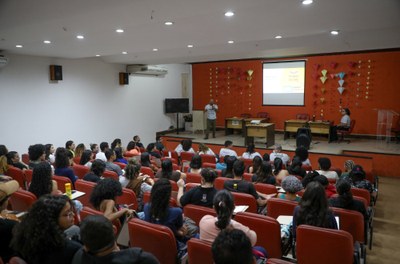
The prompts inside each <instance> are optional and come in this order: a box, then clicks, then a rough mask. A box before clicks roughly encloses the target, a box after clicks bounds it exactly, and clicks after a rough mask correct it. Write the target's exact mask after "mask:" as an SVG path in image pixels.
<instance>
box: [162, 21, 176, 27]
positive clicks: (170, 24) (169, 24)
mask: <svg viewBox="0 0 400 264" xmlns="http://www.w3.org/2000/svg"><path fill="white" fill-rule="evenodd" d="M173 24H174V22H172V21H166V22H165V23H164V25H166V26H172V25H173Z"/></svg>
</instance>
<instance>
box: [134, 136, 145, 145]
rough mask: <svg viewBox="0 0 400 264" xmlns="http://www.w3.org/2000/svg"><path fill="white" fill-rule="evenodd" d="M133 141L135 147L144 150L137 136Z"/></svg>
mask: <svg viewBox="0 0 400 264" xmlns="http://www.w3.org/2000/svg"><path fill="white" fill-rule="evenodd" d="M133 141H134V142H135V143H136V146H138V147H139V148H144V146H143V144H142V143H141V142H140V137H139V136H138V135H136V136H134V137H133Z"/></svg>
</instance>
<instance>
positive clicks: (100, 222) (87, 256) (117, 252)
mask: <svg viewBox="0 0 400 264" xmlns="http://www.w3.org/2000/svg"><path fill="white" fill-rule="evenodd" d="M81 240H82V242H83V248H81V249H80V250H78V251H77V252H76V254H75V256H74V258H73V260H72V264H99V263H110V264H117V263H125V264H140V263H148V264H157V263H159V262H158V260H157V259H156V258H155V257H154V256H153V255H152V254H150V253H147V252H144V251H143V250H142V249H140V248H137V247H135V248H132V247H131V248H127V249H122V250H121V249H120V248H119V247H118V245H117V243H116V241H115V236H114V229H113V226H112V223H111V222H110V221H109V220H108V219H107V218H105V217H104V216H102V215H90V216H88V217H86V218H85V220H83V222H82V224H81Z"/></svg>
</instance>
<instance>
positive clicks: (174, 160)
mask: <svg viewBox="0 0 400 264" xmlns="http://www.w3.org/2000/svg"><path fill="white" fill-rule="evenodd" d="M166 159H170V160H171V162H172V164H175V165H178V160H177V159H174V158H170V157H162V158H161V162H163V161H164V160H166Z"/></svg>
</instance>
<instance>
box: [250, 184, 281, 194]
mask: <svg viewBox="0 0 400 264" xmlns="http://www.w3.org/2000/svg"><path fill="white" fill-rule="evenodd" d="M254 187H255V188H256V191H257V192H260V193H264V194H273V193H277V192H278V190H277V189H276V186H275V185H272V184H267V183H255V184H254Z"/></svg>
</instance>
